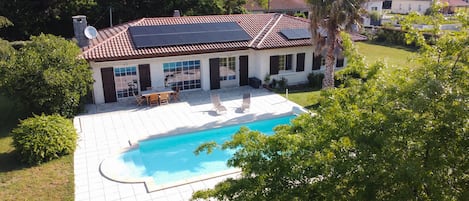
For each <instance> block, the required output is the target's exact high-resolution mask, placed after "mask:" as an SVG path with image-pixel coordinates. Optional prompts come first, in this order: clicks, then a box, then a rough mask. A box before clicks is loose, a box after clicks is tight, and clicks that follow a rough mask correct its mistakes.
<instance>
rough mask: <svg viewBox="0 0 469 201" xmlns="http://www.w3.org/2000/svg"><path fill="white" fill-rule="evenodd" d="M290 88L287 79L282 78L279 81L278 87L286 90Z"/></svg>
mask: <svg viewBox="0 0 469 201" xmlns="http://www.w3.org/2000/svg"><path fill="white" fill-rule="evenodd" d="M287 86H288V80H287V78H284V77H282V78H281V79H280V80H278V87H279V88H280V89H285V88H287Z"/></svg>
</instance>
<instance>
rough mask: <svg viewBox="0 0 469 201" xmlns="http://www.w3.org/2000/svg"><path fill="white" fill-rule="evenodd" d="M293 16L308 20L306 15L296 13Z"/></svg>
mask: <svg viewBox="0 0 469 201" xmlns="http://www.w3.org/2000/svg"><path fill="white" fill-rule="evenodd" d="M293 16H295V17H301V18H305V19H307V17H306V15H305V14H304V13H298V12H297V13H295V14H294V15H293Z"/></svg>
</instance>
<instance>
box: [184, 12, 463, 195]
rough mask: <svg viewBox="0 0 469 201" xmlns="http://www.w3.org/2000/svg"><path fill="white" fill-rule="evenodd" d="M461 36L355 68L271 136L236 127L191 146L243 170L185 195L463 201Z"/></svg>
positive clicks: (451, 35) (448, 36)
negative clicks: (411, 57) (214, 140)
mask: <svg viewBox="0 0 469 201" xmlns="http://www.w3.org/2000/svg"><path fill="white" fill-rule="evenodd" d="M466 19H467V18H466ZM463 24H467V22H464V23H463ZM468 36H469V34H468V29H463V30H461V31H459V32H451V33H447V34H445V35H443V36H441V37H440V39H439V40H438V41H437V43H436V44H435V45H434V46H431V48H426V49H425V50H422V51H421V52H420V57H419V61H421V62H422V64H423V65H421V66H418V67H413V68H399V69H396V70H393V71H391V70H386V71H383V70H381V69H382V68H386V67H385V65H383V64H375V65H373V66H372V67H370V68H362V69H361V70H362V71H363V72H362V73H361V74H362V75H364V77H365V79H354V78H350V79H347V80H346V81H347V82H348V85H349V86H350V87H346V88H336V89H331V90H325V91H322V99H321V101H320V107H319V108H318V110H317V113H316V114H315V115H309V114H304V115H301V116H299V117H298V118H296V119H295V120H294V121H293V122H292V125H284V126H280V127H277V128H276V130H275V131H276V132H275V134H274V135H272V136H265V135H262V134H260V133H258V132H255V131H249V130H248V129H245V128H244V129H241V130H240V131H239V132H238V133H236V134H235V135H234V136H233V138H232V139H231V140H230V141H228V142H225V143H223V144H221V145H215V144H205V145H204V146H202V147H200V149H199V150H196V153H199V152H200V151H203V150H210V149H213V148H222V149H233V150H236V152H235V154H234V156H233V157H232V158H231V159H230V160H229V161H228V165H229V166H233V167H238V168H241V170H242V177H241V178H239V179H229V180H226V181H224V182H221V183H219V184H217V185H216V186H215V188H214V189H209V190H204V191H198V192H196V193H195V194H194V197H193V198H194V199H197V198H209V197H212V198H216V199H219V200H464V199H465V198H466V197H467V196H468V195H469V177H468V175H469V158H468V154H467V153H468V150H469V140H468V139H469V132H468V130H469V122H468V119H469V113H468V112H467V111H468V110H469V90H468V89H469V80H467V77H468V75H469V48H468V46H469V37H468ZM417 37H423V36H422V35H421V34H417V35H416V38H417ZM416 38H415V39H416ZM349 44H350V42H346V43H345V45H344V46H348V45H349ZM347 48H348V47H347ZM353 52H354V51H349V50H348V49H346V54H353ZM349 58H351V60H352V61H351V62H352V64H350V65H355V64H360V63H361V61H353V60H355V59H357V60H360V57H356V56H353V57H349ZM355 67H357V66H355ZM365 80H366V81H365Z"/></svg>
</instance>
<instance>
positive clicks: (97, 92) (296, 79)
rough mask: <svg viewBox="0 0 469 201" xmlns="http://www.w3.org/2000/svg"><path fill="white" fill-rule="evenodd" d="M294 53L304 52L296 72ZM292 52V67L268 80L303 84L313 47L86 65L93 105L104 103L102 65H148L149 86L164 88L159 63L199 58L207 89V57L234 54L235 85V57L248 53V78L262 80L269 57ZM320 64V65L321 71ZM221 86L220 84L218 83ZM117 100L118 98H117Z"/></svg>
mask: <svg viewBox="0 0 469 201" xmlns="http://www.w3.org/2000/svg"><path fill="white" fill-rule="evenodd" d="M298 53H305V66H304V71H302V72H296V64H297V62H296V55H297V54H298ZM287 54H292V55H293V57H292V58H293V61H292V70H291V71H286V72H282V71H280V72H279V74H278V75H273V76H271V79H276V80H280V79H281V78H282V77H284V78H286V79H287V80H288V84H289V85H293V84H299V83H306V82H307V81H308V79H307V76H308V74H309V73H311V72H313V70H312V65H313V47H312V46H307V47H290V48H278V49H267V50H253V49H250V50H241V51H231V52H220V53H210V54H198V55H186V56H174V57H160V58H148V59H132V60H125V61H109V62H90V66H91V67H92V69H93V78H94V79H95V83H94V85H93V87H94V93H93V96H94V100H95V103H96V104H100V103H104V93H103V85H102V80H101V68H105V67H117V66H138V65H139V64H150V76H151V85H152V87H156V88H158V87H164V73H163V63H167V62H177V61H187V60H200V62H201V63H200V65H201V69H200V70H201V87H202V90H210V65H209V59H210V58H220V57H236V63H237V64H236V72H237V73H238V76H237V78H236V83H237V86H239V56H242V55H248V56H249V58H248V59H249V60H248V62H249V67H248V70H249V71H248V77H257V78H259V79H260V80H262V81H263V80H264V78H265V76H266V75H267V74H269V73H270V56H275V55H287ZM323 70H324V67H321V70H319V71H323ZM222 87H223V86H222ZM118 101H119V100H118Z"/></svg>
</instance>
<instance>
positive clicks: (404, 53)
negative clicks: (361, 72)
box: [355, 42, 416, 67]
mask: <svg viewBox="0 0 469 201" xmlns="http://www.w3.org/2000/svg"><path fill="white" fill-rule="evenodd" d="M355 44H356V47H357V49H358V52H359V53H360V54H361V55H363V56H365V61H366V62H367V63H368V64H373V63H375V62H377V61H384V62H385V63H387V64H388V65H389V66H390V67H392V66H399V67H402V66H404V67H407V66H409V64H410V65H416V63H415V62H414V61H413V60H412V58H413V57H415V56H416V53H415V50H413V49H410V48H406V47H402V46H385V44H375V43H372V42H357V43H355Z"/></svg>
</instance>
